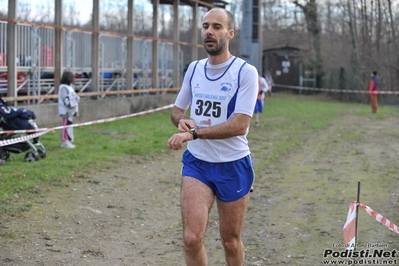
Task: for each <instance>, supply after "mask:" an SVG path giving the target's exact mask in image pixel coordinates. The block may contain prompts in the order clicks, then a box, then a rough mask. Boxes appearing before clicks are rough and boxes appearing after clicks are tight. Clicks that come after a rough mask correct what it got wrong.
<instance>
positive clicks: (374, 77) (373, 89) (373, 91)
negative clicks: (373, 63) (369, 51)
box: [369, 71, 380, 113]
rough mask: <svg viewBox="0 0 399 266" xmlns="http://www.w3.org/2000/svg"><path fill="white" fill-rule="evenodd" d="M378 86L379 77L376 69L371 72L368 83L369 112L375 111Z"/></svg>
mask: <svg viewBox="0 0 399 266" xmlns="http://www.w3.org/2000/svg"><path fill="white" fill-rule="evenodd" d="M379 86H380V77H379V76H378V73H377V71H373V72H371V80H370V84H369V92H370V102H371V112H373V113H377V108H378V88H379Z"/></svg>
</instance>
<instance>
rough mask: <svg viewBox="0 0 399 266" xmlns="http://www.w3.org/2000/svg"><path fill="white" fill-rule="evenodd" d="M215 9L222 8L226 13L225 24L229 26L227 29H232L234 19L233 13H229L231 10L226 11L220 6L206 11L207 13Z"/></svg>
mask: <svg viewBox="0 0 399 266" xmlns="http://www.w3.org/2000/svg"><path fill="white" fill-rule="evenodd" d="M216 9H219V10H223V11H224V12H225V13H226V15H227V26H228V27H229V30H234V26H235V19H234V16H233V14H231V12H230V11H228V10H227V9H224V8H221V7H214V8H211V9H210V10H209V11H208V12H207V13H209V12H210V11H213V10H216Z"/></svg>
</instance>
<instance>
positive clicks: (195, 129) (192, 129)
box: [189, 127, 198, 140]
mask: <svg viewBox="0 0 399 266" xmlns="http://www.w3.org/2000/svg"><path fill="white" fill-rule="evenodd" d="M189 132H190V133H191V134H192V135H193V140H194V139H198V135H197V128H196V127H192V128H190V130H189Z"/></svg>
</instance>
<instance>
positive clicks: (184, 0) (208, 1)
mask: <svg viewBox="0 0 399 266" xmlns="http://www.w3.org/2000/svg"><path fill="white" fill-rule="evenodd" d="M174 2H175V1H174V0H159V3H160V4H167V5H173V3H174ZM195 2H197V3H198V6H202V7H210V6H209V5H214V6H218V7H221V8H226V5H228V4H229V3H228V2H226V1H222V0H180V4H184V5H190V6H192V5H194V3H195Z"/></svg>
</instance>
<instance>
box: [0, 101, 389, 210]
mask: <svg viewBox="0 0 399 266" xmlns="http://www.w3.org/2000/svg"><path fill="white" fill-rule="evenodd" d="M348 110H351V112H354V113H357V114H361V115H364V114H367V115H369V116H370V119H384V118H385V117H389V116H391V115H393V114H395V113H396V112H397V109H396V108H393V107H386V108H380V110H379V113H378V114H377V115H375V114H374V115H373V114H371V113H370V107H369V106H368V105H362V104H349V103H338V102H333V101H320V100H317V99H315V98H314V97H312V98H309V97H305V96H293V95H279V96H278V97H274V98H273V104H270V105H268V104H267V99H266V104H265V110H264V112H263V113H262V114H261V117H260V119H261V124H262V127H263V125H264V124H265V122H266V121H267V127H265V128H264V131H263V133H261V132H262V131H261V130H262V127H261V128H260V130H255V129H254V130H250V133H249V135H248V139H249V142H250V145H251V141H254V142H256V143H260V144H259V147H256V149H253V152H254V153H256V151H257V149H262V148H266V149H271V152H270V158H267V159H268V160H265V161H267V164H262V165H261V166H259V167H262V168H266V167H267V166H268V164H270V163H273V162H274V161H276V160H278V159H279V158H281V156H282V155H284V154H286V153H287V152H288V151H289V150H290V149H293V148H295V147H296V146H298V145H300V144H301V143H302V142H303V140H304V138H306V137H307V136H308V135H311V134H312V133H313V132H314V131H317V130H318V129H321V128H323V127H327V126H329V125H330V124H331V122H332V121H333V120H334V119H336V118H338V117H339V116H342V115H345V113H346V112H347V111H348ZM169 115H170V113H169V111H162V112H158V113H153V114H148V115H143V116H138V117H133V118H126V119H122V120H117V121H114V122H108V123H102V124H95V125H90V126H83V127H78V128H75V129H74V131H75V137H76V143H75V144H76V145H77V148H76V149H73V150H68V149H61V148H60V136H59V131H56V132H54V133H47V134H45V135H43V136H42V137H41V141H42V142H43V144H44V145H45V147H46V152H47V157H46V158H45V159H41V160H39V161H37V162H33V163H27V162H25V161H24V155H25V153H22V154H11V157H10V159H9V160H8V161H7V162H6V164H4V165H2V166H1V173H0V216H1V215H3V214H9V215H11V216H14V215H18V213H20V212H23V211H27V210H29V208H30V206H31V203H30V202H31V201H32V200H33V199H37V198H38V197H40V193H41V192H42V191H44V190H46V189H53V188H54V189H56V187H57V186H68V185H69V184H70V183H72V182H75V181H76V179H79V178H85V173H88V172H90V171H97V170H101V167H103V165H102V162H105V161H110V160H112V161H115V162H116V163H117V161H118V160H117V158H121V157H126V156H142V155H147V154H153V153H158V152H163V151H165V150H166V149H167V146H166V143H167V140H168V139H169V137H170V136H171V135H172V134H173V133H175V132H176V128H175V127H174V126H173V125H172V124H171V122H170V118H169ZM265 135H267V136H273V145H272V146H271V145H270V144H269V143H268V142H267V141H262V140H263V139H264V136H265ZM350 137H353V136H350ZM337 141H339V140H337ZM115 167H117V165H116V166H115ZM364 168H367V162H366V161H365V162H364ZM14 203H16V204H14Z"/></svg>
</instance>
